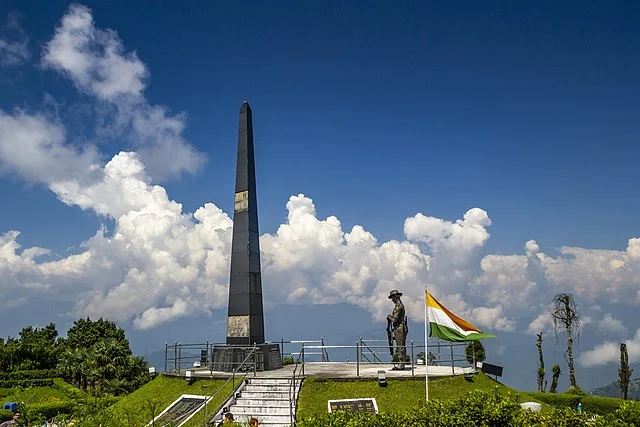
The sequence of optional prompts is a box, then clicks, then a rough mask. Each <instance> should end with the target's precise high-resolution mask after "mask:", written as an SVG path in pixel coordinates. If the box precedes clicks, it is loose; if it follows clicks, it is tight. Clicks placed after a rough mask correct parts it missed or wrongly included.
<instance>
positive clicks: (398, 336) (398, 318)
mask: <svg viewBox="0 0 640 427" xmlns="http://www.w3.org/2000/svg"><path fill="white" fill-rule="evenodd" d="M401 296H402V292H398V290H396V289H394V290H392V291H391V293H390V294H389V299H390V300H392V301H393V303H394V304H395V307H393V312H392V313H391V314H390V315H388V316H387V320H388V321H389V322H391V327H392V330H393V337H394V338H395V340H396V348H397V354H398V365H397V366H394V367H393V369H392V370H394V371H401V370H403V369H404V364H405V362H406V359H407V347H406V342H407V332H408V329H407V317H406V313H405V311H404V304H402V301H400V297H401Z"/></svg>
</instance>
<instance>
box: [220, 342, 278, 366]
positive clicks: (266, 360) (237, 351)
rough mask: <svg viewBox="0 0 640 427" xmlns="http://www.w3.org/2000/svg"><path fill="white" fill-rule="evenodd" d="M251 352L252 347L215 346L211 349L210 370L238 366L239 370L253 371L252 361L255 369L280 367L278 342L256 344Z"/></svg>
mask: <svg viewBox="0 0 640 427" xmlns="http://www.w3.org/2000/svg"><path fill="white" fill-rule="evenodd" d="M252 352H253V347H239V346H231V345H227V346H222V347H218V346H216V347H215V348H214V349H213V360H212V370H214V371H220V372H232V371H233V370H235V369H236V368H239V369H238V370H239V371H253V369H254V363H255V369H256V371H270V370H272V369H280V368H282V358H281V357H280V346H279V345H278V344H256V349H255V352H254V353H252ZM243 362H244V365H243V364H242V363H243Z"/></svg>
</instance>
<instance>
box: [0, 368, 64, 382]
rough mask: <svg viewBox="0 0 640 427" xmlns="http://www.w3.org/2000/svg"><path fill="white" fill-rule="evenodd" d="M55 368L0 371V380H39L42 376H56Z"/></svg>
mask: <svg viewBox="0 0 640 427" xmlns="http://www.w3.org/2000/svg"><path fill="white" fill-rule="evenodd" d="M58 376H59V375H58V371H56V370H55V369H33V370H29V371H13V372H0V381H3V380H5V381H6V380H39V379H43V378H57V377H58Z"/></svg>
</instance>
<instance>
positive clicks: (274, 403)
mask: <svg viewBox="0 0 640 427" xmlns="http://www.w3.org/2000/svg"><path fill="white" fill-rule="evenodd" d="M235 404H236V405H239V406H253V407H260V406H269V407H274V408H289V399H268V398H267V399H261V398H258V397H256V398H246V397H241V398H239V399H237V400H236V403H235Z"/></svg>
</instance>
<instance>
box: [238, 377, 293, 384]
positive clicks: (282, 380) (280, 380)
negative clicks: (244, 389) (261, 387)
mask: <svg viewBox="0 0 640 427" xmlns="http://www.w3.org/2000/svg"><path fill="white" fill-rule="evenodd" d="M247 383H248V384H286V385H289V384H291V379H289V378H250V379H249V380H248V381H247Z"/></svg>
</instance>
